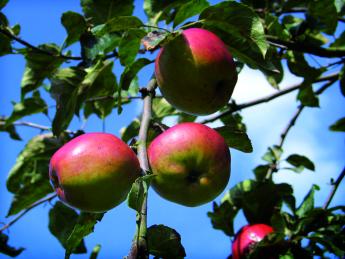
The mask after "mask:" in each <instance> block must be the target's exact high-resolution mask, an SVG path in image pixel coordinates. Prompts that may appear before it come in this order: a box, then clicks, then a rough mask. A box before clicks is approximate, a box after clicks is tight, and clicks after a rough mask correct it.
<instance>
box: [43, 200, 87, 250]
mask: <svg viewBox="0 0 345 259" xmlns="http://www.w3.org/2000/svg"><path fill="white" fill-rule="evenodd" d="M78 218H79V217H78V214H77V212H76V211H75V210H73V209H71V208H69V207H67V206H66V205H64V204H63V203H62V202H59V201H58V202H56V203H55V205H54V207H53V208H52V209H50V211H49V225H48V228H49V230H50V232H51V233H52V234H53V235H54V236H55V237H56V238H57V239H58V240H59V242H60V244H61V245H62V246H63V247H64V248H65V249H66V250H67V248H68V247H69V246H70V245H69V244H68V238H69V237H70V235H71V233H72V232H73V230H74V228H75V226H76V225H77V224H78V223H77V222H78ZM73 253H75V254H84V253H86V247H85V244H84V240H79V243H78V244H77V246H76V247H75V248H74V250H73Z"/></svg>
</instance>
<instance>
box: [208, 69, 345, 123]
mask: <svg viewBox="0 0 345 259" xmlns="http://www.w3.org/2000/svg"><path fill="white" fill-rule="evenodd" d="M338 77H339V73H336V74H331V75H327V76H324V77H320V78H318V79H317V80H315V82H314V83H320V82H324V81H330V80H331V81H332V82H334V80H336V79H338ZM301 87H303V84H298V85H293V86H290V87H287V88H285V89H284V90H281V91H279V92H277V93H274V94H271V95H268V96H266V97H263V98H259V99H257V100H253V101H250V102H247V103H242V104H238V105H234V106H231V105H230V108H229V109H228V110H226V111H224V112H221V113H219V114H217V115H215V116H213V117H211V118H209V119H205V120H203V121H202V122H201V123H203V124H205V123H210V122H213V121H215V120H218V119H220V118H221V117H223V116H225V115H227V114H232V113H234V112H237V111H240V110H243V109H246V108H249V107H252V106H255V105H257V104H261V103H266V102H269V101H272V100H273V99H275V98H278V97H280V96H283V95H285V94H288V93H291V92H293V91H295V90H298V89H300V88H301Z"/></svg>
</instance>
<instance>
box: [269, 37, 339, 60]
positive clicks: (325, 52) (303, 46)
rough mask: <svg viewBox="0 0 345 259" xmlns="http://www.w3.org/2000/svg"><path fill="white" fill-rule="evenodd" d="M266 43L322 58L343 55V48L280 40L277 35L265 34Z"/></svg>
mask: <svg viewBox="0 0 345 259" xmlns="http://www.w3.org/2000/svg"><path fill="white" fill-rule="evenodd" d="M266 39H267V41H268V43H270V44H272V45H275V46H276V45H277V44H278V45H279V46H280V47H285V48H286V49H288V50H294V51H298V52H303V53H309V54H312V55H315V56H319V57H324V58H341V57H344V56H345V51H344V50H335V49H326V48H321V47H318V46H314V45H310V44H307V43H305V42H296V41H287V40H281V39H279V38H278V37H275V36H271V35H266Z"/></svg>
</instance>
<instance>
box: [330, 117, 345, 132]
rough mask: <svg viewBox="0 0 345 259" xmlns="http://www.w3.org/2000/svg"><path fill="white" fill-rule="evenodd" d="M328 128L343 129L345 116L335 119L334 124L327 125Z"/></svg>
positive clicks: (344, 129)
mask: <svg viewBox="0 0 345 259" xmlns="http://www.w3.org/2000/svg"><path fill="white" fill-rule="evenodd" d="M329 129H330V130H332V131H342V132H344V131H345V117H344V118H341V119H339V120H337V121H336V122H335V123H334V124H332V125H331V126H329Z"/></svg>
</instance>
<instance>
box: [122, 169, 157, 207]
mask: <svg viewBox="0 0 345 259" xmlns="http://www.w3.org/2000/svg"><path fill="white" fill-rule="evenodd" d="M152 177H154V176H153V175H145V176H142V177H139V178H137V179H136V180H135V182H134V183H133V185H132V188H131V190H130V192H129V193H128V198H127V204H128V207H130V208H132V209H134V210H136V211H138V212H140V209H141V206H142V204H143V200H144V196H146V194H147V191H148V188H149V186H150V182H151V180H152Z"/></svg>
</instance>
